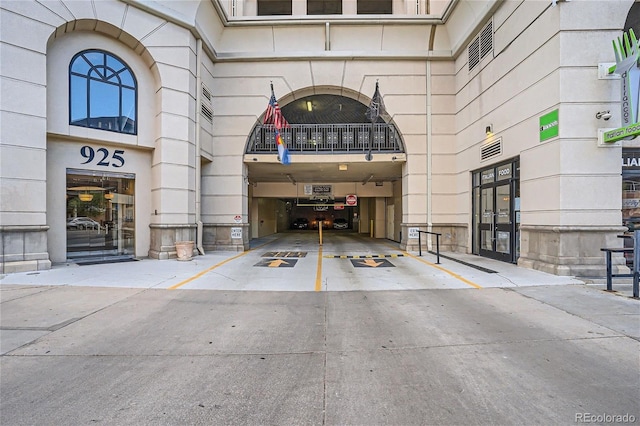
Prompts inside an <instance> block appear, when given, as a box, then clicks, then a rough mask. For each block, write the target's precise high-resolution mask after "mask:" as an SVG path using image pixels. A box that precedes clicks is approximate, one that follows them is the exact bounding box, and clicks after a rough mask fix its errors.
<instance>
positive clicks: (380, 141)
mask: <svg viewBox="0 0 640 426" xmlns="http://www.w3.org/2000/svg"><path fill="white" fill-rule="evenodd" d="M372 128H373V142H372V145H371V150H372V152H386V153H392V152H404V146H403V144H402V140H401V138H400V135H399V134H398V131H397V130H396V128H395V126H394V125H393V124H386V123H376V124H374V125H373V126H372V125H371V124H368V123H362V124H292V125H291V127H288V128H286V129H282V130H281V131H280V134H281V136H282V138H283V139H284V143H285V144H286V146H287V148H288V149H289V152H293V153H297V154H330V153H333V152H338V153H360V152H366V151H368V150H369V142H370V141H369V139H370V132H371V129H372ZM277 152H278V148H277V146H276V140H275V130H274V128H273V126H272V125H266V126H263V125H257V126H256V127H255V128H254V129H253V132H252V133H251V135H250V136H249V143H248V145H247V154H270V153H277Z"/></svg>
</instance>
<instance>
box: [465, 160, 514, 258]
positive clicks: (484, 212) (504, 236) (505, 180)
mask: <svg viewBox="0 0 640 426" xmlns="http://www.w3.org/2000/svg"><path fill="white" fill-rule="evenodd" d="M517 164H518V163H517V162H510V163H508V164H503V165H500V166H497V167H491V168H490V169H486V170H483V171H481V172H480V173H476V174H475V175H474V190H473V191H474V219H473V220H474V236H473V238H474V244H473V247H474V250H473V251H474V253H477V254H480V255H482V256H486V257H491V258H493V259H498V260H502V261H505V262H515V261H517V253H516V251H517V247H518V246H517V238H519V235H518V233H517V232H516V214H515V213H516V212H515V211H514V210H515V209H516V208H517V205H516V203H515V200H514V197H515V196H517V195H519V194H518V181H517V178H516V175H515V174H514V169H515V168H516V167H517Z"/></svg>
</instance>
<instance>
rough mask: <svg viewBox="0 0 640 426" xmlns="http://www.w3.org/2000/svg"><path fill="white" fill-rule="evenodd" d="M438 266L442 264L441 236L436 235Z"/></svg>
mask: <svg viewBox="0 0 640 426" xmlns="http://www.w3.org/2000/svg"><path fill="white" fill-rule="evenodd" d="M436 264H438V265H439V264H440V234H436Z"/></svg>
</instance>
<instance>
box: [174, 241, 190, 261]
mask: <svg viewBox="0 0 640 426" xmlns="http://www.w3.org/2000/svg"><path fill="white" fill-rule="evenodd" d="M193 246H194V242H193V241H176V254H177V256H178V260H191V258H192V257H193Z"/></svg>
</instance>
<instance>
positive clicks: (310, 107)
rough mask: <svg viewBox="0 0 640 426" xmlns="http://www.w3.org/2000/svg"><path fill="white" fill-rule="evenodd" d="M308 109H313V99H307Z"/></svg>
mask: <svg viewBox="0 0 640 426" xmlns="http://www.w3.org/2000/svg"><path fill="white" fill-rule="evenodd" d="M307 111H309V112H311V111H313V104H312V103H311V101H307Z"/></svg>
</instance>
